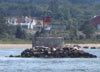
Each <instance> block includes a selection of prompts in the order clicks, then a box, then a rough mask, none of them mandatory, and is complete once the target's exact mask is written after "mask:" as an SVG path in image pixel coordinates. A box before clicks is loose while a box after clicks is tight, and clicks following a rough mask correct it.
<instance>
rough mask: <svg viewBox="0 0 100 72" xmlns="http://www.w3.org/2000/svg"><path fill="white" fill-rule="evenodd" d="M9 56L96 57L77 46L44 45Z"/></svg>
mask: <svg viewBox="0 0 100 72" xmlns="http://www.w3.org/2000/svg"><path fill="white" fill-rule="evenodd" d="M9 57H25V58H32V57H33V58H96V57H97V56H96V55H93V54H90V53H87V52H85V51H83V50H81V49H79V48H77V47H64V48H52V47H51V48H50V47H44V46H36V47H34V48H30V49H26V50H24V51H23V52H22V53H21V54H20V55H18V56H13V55H10V56H9Z"/></svg>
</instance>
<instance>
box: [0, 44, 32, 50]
mask: <svg viewBox="0 0 100 72" xmlns="http://www.w3.org/2000/svg"><path fill="white" fill-rule="evenodd" d="M10 48H14V49H15V48H19V49H20V48H24V49H26V48H32V44H0V49H10Z"/></svg>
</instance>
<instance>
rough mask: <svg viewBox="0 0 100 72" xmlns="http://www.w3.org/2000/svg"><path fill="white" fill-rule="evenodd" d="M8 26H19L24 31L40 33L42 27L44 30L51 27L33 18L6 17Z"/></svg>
mask: <svg viewBox="0 0 100 72" xmlns="http://www.w3.org/2000/svg"><path fill="white" fill-rule="evenodd" d="M7 22H8V24H11V25H15V26H16V25H21V27H22V28H24V29H30V30H36V31H40V30H41V29H42V28H43V27H44V29H45V30H50V29H51V27H50V26H49V25H48V24H47V23H43V20H36V19H35V18H33V17H27V16H26V17H24V16H23V17H8V18H7Z"/></svg>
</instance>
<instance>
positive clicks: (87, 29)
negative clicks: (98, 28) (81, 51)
mask: <svg viewBox="0 0 100 72" xmlns="http://www.w3.org/2000/svg"><path fill="white" fill-rule="evenodd" d="M81 30H82V31H83V33H84V34H86V37H87V38H92V36H93V34H94V32H95V27H94V25H93V24H92V23H91V22H90V21H85V22H84V23H83V25H82V26H81Z"/></svg>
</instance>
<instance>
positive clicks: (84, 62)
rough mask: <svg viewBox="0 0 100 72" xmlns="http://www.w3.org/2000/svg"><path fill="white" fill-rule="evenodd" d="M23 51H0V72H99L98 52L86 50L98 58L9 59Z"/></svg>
mask: <svg viewBox="0 0 100 72" xmlns="http://www.w3.org/2000/svg"><path fill="white" fill-rule="evenodd" d="M22 51H23V49H0V72H100V50H98V49H96V50H86V51H87V52H89V53H92V54H95V55H97V56H98V58H92V59H91V58H53V59H49V58H9V57H5V56H9V55H11V54H13V55H18V54H20V53H21V52H22Z"/></svg>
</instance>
